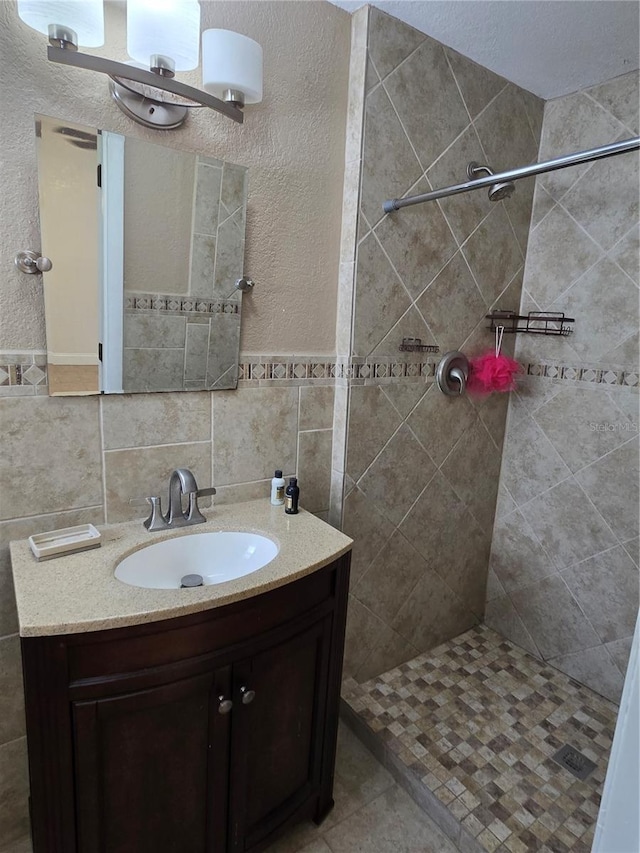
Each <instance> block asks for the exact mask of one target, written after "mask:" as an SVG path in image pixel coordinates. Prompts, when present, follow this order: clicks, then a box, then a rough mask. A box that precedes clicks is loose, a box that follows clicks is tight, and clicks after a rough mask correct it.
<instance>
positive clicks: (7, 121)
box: [0, 0, 349, 353]
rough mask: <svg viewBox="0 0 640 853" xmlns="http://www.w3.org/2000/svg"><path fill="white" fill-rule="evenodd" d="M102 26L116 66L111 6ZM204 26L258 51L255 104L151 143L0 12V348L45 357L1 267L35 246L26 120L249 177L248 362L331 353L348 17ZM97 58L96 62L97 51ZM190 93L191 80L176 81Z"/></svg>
mask: <svg viewBox="0 0 640 853" xmlns="http://www.w3.org/2000/svg"><path fill="white" fill-rule="evenodd" d="M107 5H108V6H113V8H112V10H111V13H110V14H109V15H108V19H107V44H108V53H109V55H110V56H112V57H115V58H122V59H126V55H125V53H124V47H123V19H124V4H117V3H116V4H110V3H108V4H107ZM201 5H202V17H203V28H205V27H226V28H229V29H236V30H238V31H239V32H242V33H245V34H246V35H248V36H251V37H253V38H255V39H257V40H258V41H259V42H260V43H261V44H262V45H263V48H264V57H265V98H264V101H263V103H262V104H260V105H259V106H256V107H251V108H248V109H247V111H246V112H247V116H246V121H245V123H244V124H243V125H241V126H239V125H235V124H234V123H233V122H231V121H228V120H226V119H224V118H223V117H222V116H217V115H215V114H213V113H211V112H210V111H208V110H196V111H195V114H194V115H193V116H192V117H191V118H190V119H189V123H188V125H187V126H185V128H184V129H182V130H178V131H170V132H166V133H164V134H161V135H159V134H158V133H157V132H154V131H148V130H146V129H144V128H142V127H139V126H138V125H136V124H134V123H133V122H131V121H130V120H129V119H127V118H126V117H125V116H124V115H123V114H122V113H121V112H120V111H119V110H118V108H117V107H116V106H115V104H113V103H112V101H111V100H110V98H109V96H108V93H107V83H106V79H105V78H104V77H103V76H102V75H99V74H92V73H89V72H86V71H80V70H74V69H68V68H65V67H63V66H58V65H52V64H51V63H49V62H47V60H46V50H45V44H46V40H45V38H44V37H43V36H37V35H36V34H35V33H34V32H33V31H32V30H30V29H29V28H28V27H26V26H25V25H24V24H22V23H21V22H20V21H19V19H18V17H17V13H16V8H15V4H14V3H13V2H5V3H1V4H0V46H1V51H0V58H1V61H2V63H3V68H4V73H3V85H2V93H1V94H0V99H1V105H2V122H0V148H1V150H2V157H3V187H2V194H1V195H0V225H1V227H0V259H1V262H2V270H3V275H2V277H1V278H0V349H4V350H7V349H23V350H24V349H40V350H41V349H44V346H45V340H44V318H43V310H42V284H41V282H40V281H39V279H38V278H37V277H36V276H33V277H32V278H27V277H25V276H24V275H22V274H21V273H19V272H17V271H16V270H14V269H13V256H14V255H15V253H16V251H18V249H21V248H28V247H34V248H37V247H39V245H40V239H39V227H38V201H37V182H36V178H37V176H36V166H35V140H34V131H33V113H34V112H42V113H45V114H48V115H55V116H61V117H63V118H67V119H69V120H75V121H77V122H80V123H84V124H89V125H92V126H94V127H103V128H106V129H107V130H115V131H118V132H120V133H125V134H129V135H133V136H137V137H139V138H143V139H148V140H149V141H151V142H158V141H159V140H160V139H162V142H163V144H166V145H170V146H174V147H176V148H184V149H187V150H192V151H197V152H199V153H203V154H209V155H210V156H213V157H220V158H222V159H225V160H229V161H231V162H234V163H239V164H241V165H244V166H248V167H249V213H248V230H247V253H246V272H247V273H248V274H249V275H251V276H252V277H253V278H254V279H255V280H256V281H257V282H258V286H257V287H256V291H255V293H254V294H252V295H251V298H250V300H246V301H247V303H248V308H247V310H246V311H245V316H244V322H243V340H242V344H241V346H242V349H243V350H244V351H247V352H290V353H293V352H318V353H331V352H333V350H334V331H335V294H336V274H337V252H338V242H339V229H340V225H339V223H340V206H341V199H342V173H343V158H344V125H345V111H346V97H347V91H346V85H345V80H346V77H347V67H348V55H349V16H348V15H347V13H346V12H343V11H342V10H340V9H337V8H335V7H333V6H331V5H330V4H329V3H324V2H272V1H271V0H265V2H215V3H214V2H204V3H202V4H201ZM103 52H105V51H103ZM184 79H185V81H187V82H189V81H191V82H193V83H194V84H195V85H198V84H199V75H198V73H197V72H193V73H190V74H185V75H184Z"/></svg>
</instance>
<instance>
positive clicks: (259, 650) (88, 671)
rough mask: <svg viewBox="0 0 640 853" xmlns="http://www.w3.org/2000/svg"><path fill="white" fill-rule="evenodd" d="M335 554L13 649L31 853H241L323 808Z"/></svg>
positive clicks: (340, 622) (335, 660) (330, 754)
mask: <svg viewBox="0 0 640 853" xmlns="http://www.w3.org/2000/svg"><path fill="white" fill-rule="evenodd" d="M348 577H349V555H348V554H347V555H345V556H343V557H341V558H340V559H338V560H337V561H335V562H334V563H332V564H330V565H329V566H326V567H325V568H323V569H319V570H318V571H316V572H314V573H313V574H311V575H308V576H307V577H304V578H302V579H300V580H298V581H295V582H292V583H289V584H287V585H286V586H283V587H280V588H279V589H276V590H273V591H271V592H267V593H264V594H262V595H259V596H255V597H253V598H249V599H246V600H244V601H240V602H236V603H234V604H230V605H226V606H224V607H219V608H215V609H212V610H208V611H204V612H202V613H198V614H194V615H190V616H184V617H178V618H175V619H171V620H165V621H162V622H154V623H148V624H144V625H137V626H132V627H129V628H119V629H110V630H104V631H96V632H91V633H82V634H68V635H63V636H54V637H37V638H23V640H22V649H23V665H24V675H25V696H26V708H27V735H28V744H29V769H30V776H31V821H32V834H33V843H34V853H227V851H229V853H231V851H233V853H239V852H240V851H260V850H263V849H264V848H265V847H267V846H268V845H269V844H270V843H271V842H272V841H273V840H274V839H275V838H276V837H277V835H279V834H280V832H281V831H282V830H283V829H284V828H285V827H286V826H288V825H289V824H291V823H293V822H295V821H296V820H298V819H301V818H303V817H310V818H313V819H315V820H316V821H320V820H322V818H323V817H324V816H325V814H326V813H327V812H328V811H329V810H330V808H331V806H332V805H333V800H332V787H333V767H334V762H335V744H336V735H337V723H338V703H339V693H340V681H341V672H342V654H343V647H344V627H345V617H346V599H347V589H348Z"/></svg>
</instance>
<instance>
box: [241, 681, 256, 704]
mask: <svg viewBox="0 0 640 853" xmlns="http://www.w3.org/2000/svg"><path fill="white" fill-rule="evenodd" d="M240 694H241V696H242V704H243V705H250V704H251V703H252V702H253V700H254V699H255V698H256V691H255V690H248V689H247V688H246V687H244V686H242V687H241V688H240Z"/></svg>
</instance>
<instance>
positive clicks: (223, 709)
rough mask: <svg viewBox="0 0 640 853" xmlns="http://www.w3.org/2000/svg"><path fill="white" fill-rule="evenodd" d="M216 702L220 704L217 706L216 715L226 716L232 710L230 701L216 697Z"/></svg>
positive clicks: (222, 697)
mask: <svg viewBox="0 0 640 853" xmlns="http://www.w3.org/2000/svg"><path fill="white" fill-rule="evenodd" d="M218 700H219V702H220V704H219V705H218V713H219V714H228V713H229V711H231V709H232V708H233V702H232V701H231V699H225V698H224V696H218Z"/></svg>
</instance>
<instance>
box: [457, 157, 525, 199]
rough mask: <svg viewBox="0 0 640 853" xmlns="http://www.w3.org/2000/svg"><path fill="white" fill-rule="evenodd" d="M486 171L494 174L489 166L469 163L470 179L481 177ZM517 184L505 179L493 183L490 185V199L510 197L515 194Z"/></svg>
mask: <svg viewBox="0 0 640 853" xmlns="http://www.w3.org/2000/svg"><path fill="white" fill-rule="evenodd" d="M482 172H484V173H485V174H486V175H493V174H494V171H493V169H490V168H489V167H488V166H481V165H480V164H479V163H475V162H473V163H469V165H468V166H467V175H468V176H469V179H470V180H473V179H474V178H480V177H481V174H480V173H482ZM515 189H516V185H515V184H514V183H513V181H503V182H502V183H497V184H491V186H490V187H489V200H490V201H502V199H503V198H509V196H511V195H513V193H514V192H515Z"/></svg>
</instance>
